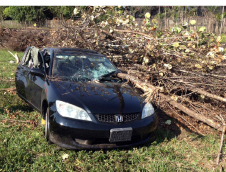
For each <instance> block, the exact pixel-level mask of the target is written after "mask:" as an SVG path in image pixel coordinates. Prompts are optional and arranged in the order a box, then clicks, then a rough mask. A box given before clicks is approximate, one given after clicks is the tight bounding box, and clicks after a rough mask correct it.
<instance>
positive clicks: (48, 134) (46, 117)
mask: <svg viewBox="0 0 226 172" xmlns="http://www.w3.org/2000/svg"><path fill="white" fill-rule="evenodd" d="M45 120H46V123H45V139H46V141H47V142H48V144H51V141H50V139H49V136H50V130H49V109H47V110H46V115H45Z"/></svg>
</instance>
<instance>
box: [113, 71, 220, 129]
mask: <svg viewBox="0 0 226 172" xmlns="http://www.w3.org/2000/svg"><path fill="white" fill-rule="evenodd" d="M117 76H118V77H120V78H123V79H127V80H129V81H130V82H132V83H133V84H134V85H135V87H138V88H140V89H141V90H143V91H144V93H146V92H149V93H151V94H152V96H154V94H153V93H156V91H157V90H158V89H159V88H157V87H155V86H153V85H151V84H149V83H144V82H142V81H141V80H139V79H138V78H136V77H134V76H131V75H128V74H124V73H118V74H117ZM159 96H160V98H161V100H162V101H166V102H168V103H169V104H170V105H172V106H173V107H175V108H177V109H179V110H181V111H182V112H184V113H185V114H187V115H189V116H191V117H193V118H195V119H197V120H199V121H202V122H204V123H206V124H208V125H209V126H211V127H213V128H215V129H217V130H219V131H222V130H223V128H222V125H220V124H219V123H217V122H214V121H213V120H212V119H209V118H207V117H205V116H203V115H200V114H198V113H196V112H194V111H192V110H190V109H189V108H187V107H185V106H183V105H182V104H180V103H177V102H176V101H174V100H173V99H171V98H170V97H169V96H166V95H164V94H162V93H159Z"/></svg>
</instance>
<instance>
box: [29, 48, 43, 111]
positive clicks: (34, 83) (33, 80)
mask: <svg viewBox="0 0 226 172" xmlns="http://www.w3.org/2000/svg"><path fill="white" fill-rule="evenodd" d="M35 55H36V54H35ZM33 58H36V60H38V63H37V65H33V66H32V67H31V68H30V71H29V72H28V75H27V77H28V80H27V81H28V83H27V99H28V101H29V102H30V103H31V104H32V105H33V106H34V107H35V108H36V109H37V110H40V111H41V96H42V90H43V87H44V83H45V73H46V72H45V66H44V61H43V56H42V54H41V52H40V51H38V53H37V56H36V57H33ZM34 61H35V60H34ZM32 69H39V70H41V71H43V73H44V75H37V74H35V73H33V72H32V71H31V70H32Z"/></svg>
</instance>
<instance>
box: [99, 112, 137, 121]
mask: <svg viewBox="0 0 226 172" xmlns="http://www.w3.org/2000/svg"><path fill="white" fill-rule="evenodd" d="M139 115H140V113H130V114H122V116H123V121H122V122H132V121H135V120H137V119H138V117H139ZM95 117H96V118H97V120H98V121H100V122H104V123H116V122H117V121H116V119H115V114H96V115H95ZM122 122H119V123H122Z"/></svg>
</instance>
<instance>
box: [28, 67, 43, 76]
mask: <svg viewBox="0 0 226 172" xmlns="http://www.w3.org/2000/svg"><path fill="white" fill-rule="evenodd" d="M30 72H31V74H32V75H35V76H41V77H44V76H45V72H44V71H43V70H42V69H38V68H32V69H31V71H30Z"/></svg>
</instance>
